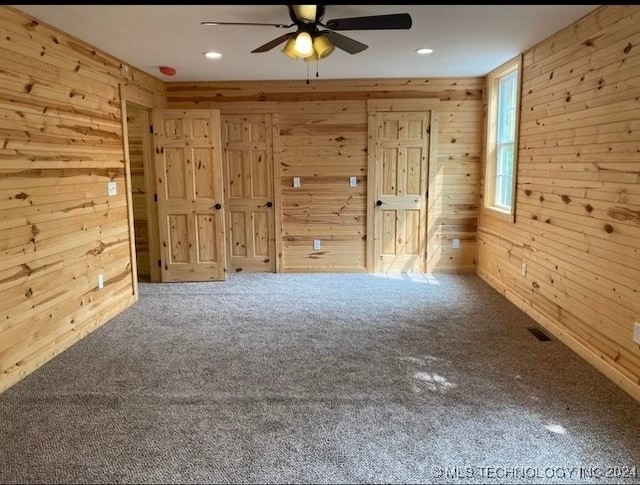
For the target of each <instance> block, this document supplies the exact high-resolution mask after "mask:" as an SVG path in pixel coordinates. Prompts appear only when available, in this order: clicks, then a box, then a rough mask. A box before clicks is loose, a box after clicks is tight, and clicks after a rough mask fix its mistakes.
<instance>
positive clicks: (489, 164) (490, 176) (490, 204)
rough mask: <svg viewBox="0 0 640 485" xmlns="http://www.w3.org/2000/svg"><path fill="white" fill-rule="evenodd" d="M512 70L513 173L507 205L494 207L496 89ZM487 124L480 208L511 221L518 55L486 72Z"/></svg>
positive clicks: (519, 79)
mask: <svg viewBox="0 0 640 485" xmlns="http://www.w3.org/2000/svg"><path fill="white" fill-rule="evenodd" d="M514 72H515V73H516V75H517V80H516V86H515V89H516V104H515V133H514V141H513V175H512V177H511V204H510V207H509V208H505V207H502V206H498V205H496V203H495V199H496V185H497V184H496V178H497V168H498V150H497V149H498V139H497V138H498V137H497V135H498V133H497V131H498V130H497V128H498V88H499V85H500V80H501V79H502V78H504V77H506V76H508V75H510V74H512V73H514ZM486 93H487V125H486V137H485V146H486V151H485V170H484V182H485V183H484V194H483V204H482V207H483V210H484V212H485V213H486V214H488V215H491V216H494V217H499V218H502V219H505V220H508V221H510V222H515V205H516V179H517V174H518V138H519V134H520V105H521V99H522V56H521V55H519V56H516V57H515V58H513V59H511V60H510V61H508V62H506V63H504V64H502V65H501V66H500V67H498V68H496V69H495V70H493V71H491V72H490V73H489V74H487V82H486Z"/></svg>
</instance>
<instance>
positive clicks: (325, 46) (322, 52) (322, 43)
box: [313, 35, 336, 59]
mask: <svg viewBox="0 0 640 485" xmlns="http://www.w3.org/2000/svg"><path fill="white" fill-rule="evenodd" d="M335 48H336V47H335V46H334V45H333V44H332V43H331V41H330V40H329V39H328V38H327V36H326V35H318V36H317V37H316V38H315V39H313V50H314V51H315V54H316V55H317V57H318V59H324V58H325V57H327V56H328V55H329V54H331V53H332V52H333V50H334V49H335Z"/></svg>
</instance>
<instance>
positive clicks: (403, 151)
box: [374, 111, 430, 272]
mask: <svg viewBox="0 0 640 485" xmlns="http://www.w3.org/2000/svg"><path fill="white" fill-rule="evenodd" d="M429 116H430V113H429V112H428V111H427V112H378V113H376V132H375V147H376V156H375V185H374V187H375V194H376V195H375V199H376V201H379V204H377V205H376V209H375V234H374V262H375V271H380V272H422V271H424V270H425V257H426V254H425V250H426V222H427V221H426V214H427V211H426V191H427V168H428V154H429V138H428V136H429V123H428V120H429Z"/></svg>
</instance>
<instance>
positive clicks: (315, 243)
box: [313, 239, 320, 251]
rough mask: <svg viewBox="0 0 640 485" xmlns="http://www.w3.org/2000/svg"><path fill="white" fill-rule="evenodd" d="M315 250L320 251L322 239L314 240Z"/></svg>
mask: <svg viewBox="0 0 640 485" xmlns="http://www.w3.org/2000/svg"><path fill="white" fill-rule="evenodd" d="M313 249H314V250H315V251H318V250H319V249H320V239H314V240H313Z"/></svg>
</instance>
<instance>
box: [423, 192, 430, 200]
mask: <svg viewBox="0 0 640 485" xmlns="http://www.w3.org/2000/svg"><path fill="white" fill-rule="evenodd" d="M424 196H425V197H426V198H427V199H428V198H429V191H428V190H427V192H426V193H425V194H424Z"/></svg>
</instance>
